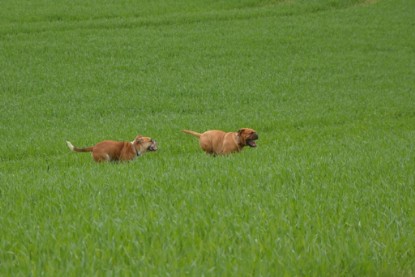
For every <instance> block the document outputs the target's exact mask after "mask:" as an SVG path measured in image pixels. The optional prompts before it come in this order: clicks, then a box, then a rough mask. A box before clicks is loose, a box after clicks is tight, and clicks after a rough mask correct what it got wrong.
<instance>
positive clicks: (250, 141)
mask: <svg viewBox="0 0 415 277" xmlns="http://www.w3.org/2000/svg"><path fill="white" fill-rule="evenodd" d="M258 138H259V137H258V134H257V133H254V134H252V135H251V136H249V139H247V140H246V144H247V145H248V146H250V147H256V142H255V141H256V140H257V139H258Z"/></svg>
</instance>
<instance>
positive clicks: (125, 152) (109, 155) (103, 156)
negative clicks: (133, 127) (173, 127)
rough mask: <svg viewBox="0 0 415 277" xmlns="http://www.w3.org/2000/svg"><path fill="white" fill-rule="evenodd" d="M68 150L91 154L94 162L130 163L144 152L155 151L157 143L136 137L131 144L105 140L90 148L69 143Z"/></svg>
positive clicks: (147, 138)
mask: <svg viewBox="0 0 415 277" xmlns="http://www.w3.org/2000/svg"><path fill="white" fill-rule="evenodd" d="M66 144H67V145H68V147H69V149H71V150H72V151H74V152H92V157H93V158H94V160H95V161H96V162H112V161H130V160H133V159H135V158H136V157H138V156H141V155H142V154H144V153H145V152H146V151H156V150H157V143H156V141H155V140H153V139H152V138H149V137H143V136H141V135H138V136H137V137H136V138H135V139H134V140H133V141H132V142H129V141H113V140H105V141H102V142H99V143H97V144H95V145H94V146H91V147H85V148H78V147H76V146H73V145H72V143H70V142H69V141H67V142H66Z"/></svg>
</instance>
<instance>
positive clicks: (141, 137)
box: [135, 135, 143, 143]
mask: <svg viewBox="0 0 415 277" xmlns="http://www.w3.org/2000/svg"><path fill="white" fill-rule="evenodd" d="M135 141H136V142H137V143H142V142H143V136H142V135H138V136H137V137H136V138H135Z"/></svg>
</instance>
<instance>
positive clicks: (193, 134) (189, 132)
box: [182, 130, 202, 138]
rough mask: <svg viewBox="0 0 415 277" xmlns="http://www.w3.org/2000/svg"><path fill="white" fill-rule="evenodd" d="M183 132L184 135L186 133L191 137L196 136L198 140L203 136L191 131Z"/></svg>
mask: <svg viewBox="0 0 415 277" xmlns="http://www.w3.org/2000/svg"><path fill="white" fill-rule="evenodd" d="M182 132H183V133H186V134H189V135H192V136H195V137H197V138H200V136H201V135H202V134H200V133H198V132H195V131H190V130H182Z"/></svg>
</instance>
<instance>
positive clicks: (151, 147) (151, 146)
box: [147, 140, 157, 151]
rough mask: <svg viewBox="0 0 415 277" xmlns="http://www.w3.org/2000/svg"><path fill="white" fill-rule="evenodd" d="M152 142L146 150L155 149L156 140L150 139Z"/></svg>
mask: <svg viewBox="0 0 415 277" xmlns="http://www.w3.org/2000/svg"><path fill="white" fill-rule="evenodd" d="M152 142H153V143H152V144H151V145H150V146H149V147H148V148H147V150H148V151H157V142H156V141H155V140H153V141H152Z"/></svg>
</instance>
